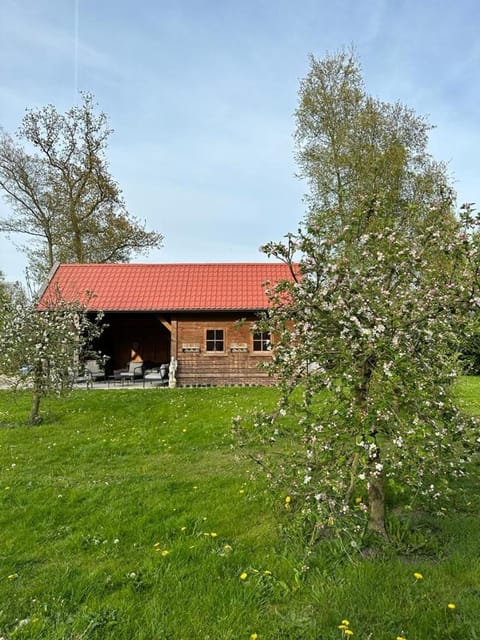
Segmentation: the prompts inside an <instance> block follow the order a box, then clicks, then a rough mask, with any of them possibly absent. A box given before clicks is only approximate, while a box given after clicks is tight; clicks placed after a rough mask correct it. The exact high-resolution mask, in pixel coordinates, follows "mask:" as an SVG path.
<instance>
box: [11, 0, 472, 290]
mask: <svg viewBox="0 0 480 640" xmlns="http://www.w3.org/2000/svg"><path fill="white" fill-rule="evenodd" d="M479 27H480V4H479V3H478V1H477V0H456V1H455V2H453V1H450V0H422V1H419V0H338V1H335V0H330V1H328V2H327V1H326V0H316V1H315V0H278V1H273V0H243V1H242V2H238V0H237V1H235V2H234V1H233V0H216V1H213V0H157V1H154V0H137V1H136V2H133V1H132V0H116V1H115V2H114V1H113V0H0V126H2V127H3V128H4V129H5V130H7V131H9V132H11V133H13V132H14V131H15V129H16V128H17V127H18V126H19V124H20V121H21V118H22V115H23V111H24V109H25V108H26V107H40V106H43V105H44V104H48V103H52V104H54V105H56V106H57V108H58V109H59V110H65V109H66V108H68V107H69V106H71V105H72V104H74V103H75V102H77V101H78V94H77V89H79V90H87V91H91V92H93V93H94V94H95V97H96V99H97V101H98V103H99V107H100V108H101V109H102V110H103V111H105V112H106V113H107V114H108V116H109V120H110V124H111V126H112V127H113V129H114V130H115V131H114V134H113V135H112V137H111V139H110V145H109V153H108V157H109V162H110V170H111V173H112V175H113V176H114V177H115V179H116V180H117V181H118V182H119V184H120V186H121V188H122V190H123V193H124V196H125V200H126V203H127V207H128V209H129V211H130V213H131V214H132V215H135V216H136V217H138V218H140V219H142V220H146V223H147V226H148V228H150V229H155V230H157V231H160V232H162V233H163V234H164V235H165V246H164V248H162V249H161V250H159V251H155V252H151V253H150V255H149V256H148V258H146V259H145V258H141V259H140V261H148V262H215V261H229V262H230V261H239V262H241V261H248V262H250V261H261V260H263V259H265V258H264V256H263V254H261V253H260V252H259V250H258V248H259V246H260V245H261V244H262V243H264V242H267V241H269V240H275V239H280V238H281V237H282V236H284V235H285V234H286V233H288V232H289V231H295V230H296V229H297V227H298V223H299V222H300V220H301V219H302V217H303V213H304V207H303V204H302V195H303V193H304V191H305V186H304V185H303V184H302V183H301V182H300V181H299V180H298V179H297V178H295V163H294V160H293V141H292V132H293V129H294V117H293V113H294V110H295V107H296V102H297V92H298V85H299V81H300V79H301V78H302V77H303V76H305V74H306V73H307V71H308V55H309V54H310V53H312V54H313V55H315V56H316V57H322V56H323V55H324V54H325V53H326V52H334V51H336V50H338V49H340V48H342V47H344V46H346V47H348V46H350V45H353V46H354V47H355V49H356V51H357V54H358V57H359V59H360V61H361V63H362V67H363V72H364V78H365V83H366V86H367V89H368V90H369V91H370V93H372V94H373V95H375V96H377V97H379V98H381V99H384V100H389V101H396V100H399V101H401V102H403V103H405V104H407V105H408V106H410V107H412V108H413V109H415V111H417V113H419V114H423V115H427V116H428V117H429V120H430V122H431V123H432V124H434V125H436V128H435V129H434V130H433V131H432V134H431V146H430V149H431V152H432V154H433V155H434V156H435V158H436V159H438V160H444V161H446V162H448V163H449V168H450V172H451V174H452V176H453V179H454V184H455V187H456V189H457V192H458V196H459V201H460V202H463V201H470V202H477V203H479V204H480V193H479V191H480V180H479V164H480V162H479V149H480V122H479V104H480V84H479V76H480V36H479ZM5 210H6V205H5V204H4V203H0V212H5ZM25 265H26V260H25V257H24V255H23V254H22V253H21V252H20V251H19V250H18V249H16V248H15V246H14V245H13V244H12V241H11V240H8V239H7V238H5V237H4V236H0V270H1V271H3V272H4V274H5V275H6V277H7V279H8V280H15V279H22V278H23V273H24V269H25Z"/></svg>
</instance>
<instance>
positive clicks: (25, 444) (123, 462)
mask: <svg viewBox="0 0 480 640" xmlns="http://www.w3.org/2000/svg"><path fill="white" fill-rule="evenodd" d="M275 394H276V392H275V390H274V389H254V388H242V389H236V388H228V389H175V390H168V389H153V390H152V389H148V390H135V391H132V390H120V389H117V390H110V391H84V390H82V391H75V392H74V393H73V394H72V395H71V396H69V397H68V398H63V399H57V398H55V399H48V400H45V401H44V402H43V405H42V409H43V415H44V422H43V424H42V425H41V426H38V427H27V426H26V424H25V423H26V418H27V416H28V410H29V403H30V397H29V396H28V394H13V393H8V392H0V427H1V428H0V498H1V502H2V508H1V512H0V519H1V523H0V525H1V526H0V638H3V639H4V640H11V639H13V638H15V639H17V638H48V639H54V638H55V639H58V640H60V639H62V640H66V639H71V640H86V639H89V638H98V639H104V638H105V639H110V638H111V639H115V640H127V639H128V640H140V639H144V640H167V639H168V640H197V639H198V640H207V639H209V640H227V639H232V640H233V639H235V640H239V639H245V640H248V639H250V638H251V637H253V638H255V637H258V640H273V639H279V640H280V639H285V640H288V639H291V640H303V639H305V640H324V639H325V640H328V639H335V638H336V639H339V640H341V639H342V638H344V637H349V635H348V634H347V635H346V633H345V629H343V630H342V629H339V628H338V627H339V625H341V621H342V620H344V619H348V620H349V628H350V629H351V630H353V637H354V638H359V639H360V638H362V639H365V640H366V639H369V638H370V639H372V640H373V639H375V640H383V639H385V640H386V639H393V640H395V639H396V638H399V637H405V638H407V640H414V639H416V640H421V639H427V638H428V639H429V640H431V639H437V638H438V639H443V638H456V639H457V638H458V639H459V640H460V639H462V640H468V639H470V638H472V639H474V638H480V527H479V520H478V512H479V494H480V492H479V488H478V474H477V475H476V476H475V477H472V478H471V479H469V481H468V484H467V483H465V489H466V490H467V491H468V492H469V499H468V500H467V501H464V500H462V501H459V503H458V504H457V505H456V507H455V506H453V507H448V510H446V511H445V514H446V515H445V516H444V517H443V518H441V517H438V518H434V519H431V520H430V530H431V531H432V532H433V533H432V536H434V542H432V544H431V545H430V547H429V553H425V554H423V555H419V556H415V555H395V554H393V553H385V554H382V555H379V556H378V557H375V558H370V559H361V558H360V557H358V556H357V557H356V558H355V559H352V556H351V553H349V552H348V550H347V549H342V548H341V547H340V546H338V547H336V548H335V549H334V550H333V551H332V549H331V548H330V549H329V550H328V552H327V549H326V548H325V547H322V546H319V547H318V548H316V549H315V550H314V551H313V553H312V554H311V555H310V556H309V557H308V558H305V557H302V555H301V553H300V547H299V545H298V544H297V543H296V541H295V540H292V539H291V538H288V537H286V536H284V535H281V534H280V530H279V520H280V518H279V516H281V515H282V511H284V509H283V504H284V496H278V500H276V501H275V500H273V504H272V500H271V499H269V498H268V497H267V496H266V495H265V494H264V492H263V490H262V487H261V486H260V485H259V484H258V481H254V480H251V479H250V475H249V471H250V470H251V467H250V465H251V463H250V462H248V460H246V459H245V458H244V456H243V455H239V451H238V447H237V445H236V443H235V442H234V441H233V440H232V436H231V433H230V427H231V419H232V417H233V416H236V415H242V414H243V413H245V412H246V411H247V410H249V409H251V408H253V407H255V406H265V405H272V406H273V404H274V402H275V399H276V396H275ZM459 394H460V399H461V401H462V402H463V403H464V405H465V406H466V407H467V408H468V410H469V411H472V412H475V413H477V414H480V380H479V379H473V378H470V379H465V380H463V381H462V384H461V387H460V391H459ZM240 453H242V452H240ZM275 505H276V506H275ZM283 516H285V514H283ZM307 567H308V568H307ZM414 573H421V574H422V575H423V578H421V579H417V578H415V576H414ZM449 603H450V604H455V609H451V608H448V604H449ZM255 634H257V636H255Z"/></svg>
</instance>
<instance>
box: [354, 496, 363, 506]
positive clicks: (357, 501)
mask: <svg viewBox="0 0 480 640" xmlns="http://www.w3.org/2000/svg"><path fill="white" fill-rule="evenodd" d="M361 502H362V498H361V497H360V496H358V497H357V498H355V504H360V503H361Z"/></svg>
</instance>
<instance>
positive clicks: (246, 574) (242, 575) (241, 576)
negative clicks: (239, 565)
mask: <svg viewBox="0 0 480 640" xmlns="http://www.w3.org/2000/svg"><path fill="white" fill-rule="evenodd" d="M247 578H248V573H247V572H246V571H244V572H243V573H241V574H240V580H246V579H247Z"/></svg>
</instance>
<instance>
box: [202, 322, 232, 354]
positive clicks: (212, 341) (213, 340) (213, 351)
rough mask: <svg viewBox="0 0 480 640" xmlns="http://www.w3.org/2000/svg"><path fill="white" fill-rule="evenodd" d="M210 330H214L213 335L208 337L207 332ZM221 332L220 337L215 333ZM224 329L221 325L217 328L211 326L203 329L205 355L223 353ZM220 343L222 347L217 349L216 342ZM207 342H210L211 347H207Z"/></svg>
mask: <svg viewBox="0 0 480 640" xmlns="http://www.w3.org/2000/svg"><path fill="white" fill-rule="evenodd" d="M210 331H212V332H214V336H213V337H212V338H209V337H208V333H209V332H210ZM219 332H221V334H222V337H221V338H220V337H218V336H217V334H218V333H219ZM226 338H227V336H226V331H225V329H224V328H223V327H221V328H218V327H215V328H213V327H211V328H208V329H205V353H206V354H207V355H220V354H224V353H225V343H226ZM220 343H221V344H222V348H221V349H218V348H217V346H218V344H220ZM209 344H211V345H212V346H213V348H212V349H209V348H208V346H209Z"/></svg>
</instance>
